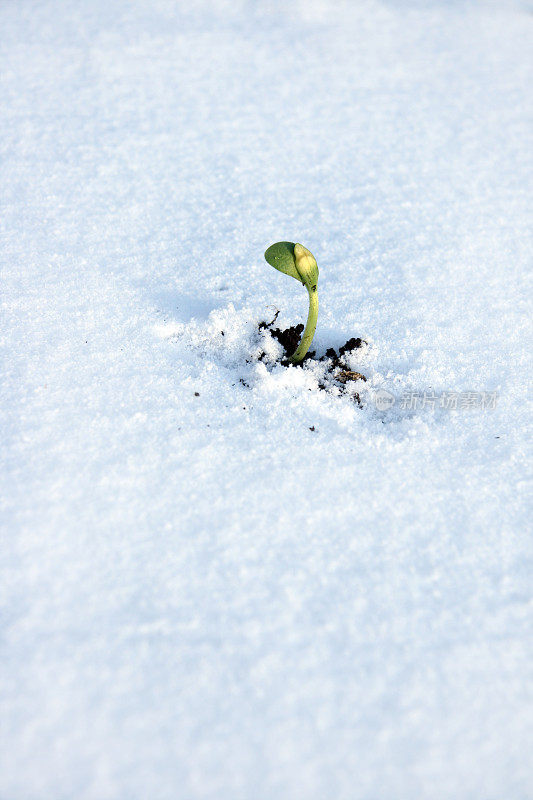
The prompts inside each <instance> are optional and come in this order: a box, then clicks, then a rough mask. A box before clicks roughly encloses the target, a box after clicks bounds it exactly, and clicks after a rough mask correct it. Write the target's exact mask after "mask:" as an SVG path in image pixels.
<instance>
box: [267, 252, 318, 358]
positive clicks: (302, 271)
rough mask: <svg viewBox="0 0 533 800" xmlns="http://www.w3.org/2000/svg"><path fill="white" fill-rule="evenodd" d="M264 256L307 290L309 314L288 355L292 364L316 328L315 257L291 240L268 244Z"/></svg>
mask: <svg viewBox="0 0 533 800" xmlns="http://www.w3.org/2000/svg"><path fill="white" fill-rule="evenodd" d="M265 258H266V260H267V261H268V263H269V264H270V265H271V266H272V267H275V268H276V269H278V270H279V271H280V272H284V273H285V274H286V275H290V276H291V277H292V278H296V280H297V281H300V282H301V283H303V284H304V286H305V287H306V289H307V291H308V292H309V314H308V316H307V325H306V326H305V330H304V333H303V336H302V341H301V342H300V344H299V345H298V347H297V349H296V351H295V352H294V353H293V354H292V356H291V357H290V359H289V360H290V361H292V362H293V364H297V363H298V362H299V361H302V359H303V358H304V356H305V354H306V353H307V351H308V350H309V346H310V345H311V342H312V341H313V336H314V335H315V330H316V321H317V317H318V292H317V288H316V287H317V283H318V267H317V264H316V261H315V257H314V255H313V254H312V253H310V252H309V250H308V249H307V247H304V246H303V245H302V244H294V243H293V242H276V244H272V245H270V247H269V248H268V250H267V251H266V252H265Z"/></svg>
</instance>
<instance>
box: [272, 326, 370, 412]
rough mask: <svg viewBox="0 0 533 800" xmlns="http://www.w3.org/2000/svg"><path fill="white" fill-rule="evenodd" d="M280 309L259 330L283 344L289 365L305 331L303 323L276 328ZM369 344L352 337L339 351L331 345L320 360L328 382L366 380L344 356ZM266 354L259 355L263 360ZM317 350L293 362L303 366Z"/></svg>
mask: <svg viewBox="0 0 533 800" xmlns="http://www.w3.org/2000/svg"><path fill="white" fill-rule="evenodd" d="M278 314H279V311H278V312H276V315H275V317H274V319H273V320H272V321H271V322H261V323H259V330H260V331H262V330H268V331H269V333H270V335H271V336H273V337H274V339H277V341H278V342H279V343H280V344H281V346H282V347H283V350H284V357H283V358H282V360H281V363H282V364H283V365H284V366H288V365H289V364H290V363H291V362H290V361H289V358H290V357H291V355H292V354H293V353H294V351H295V350H296V348H297V347H298V345H299V343H300V339H301V337H302V333H303V332H304V326H303V325H302V324H300V325H295V326H292V327H290V328H285V329H284V330H281V329H280V328H274V327H273V326H274V323H275V322H276V320H277V318H278ZM365 344H367V342H365V340H364V339H360V338H355V337H352V338H351V339H348V340H347V341H346V342H345V343H344V344H343V345H342V346H341V347H339V349H338V351H337V350H335V348H333V347H329V348H328V349H327V350H326V352H325V353H324V355H323V356H321V357H320V358H319V359H318V361H321V362H325V363H324V367H325V378H326V379H327V383H329V384H330V386H331V385H337V386H339V384H340V385H341V386H344V387H346V384H347V383H348V382H349V381H360V380H362V381H366V378H365V376H364V375H362V374H361V373H360V372H354V371H353V370H351V369H350V367H349V366H348V365H347V364H346V362H345V361H344V358H343V356H347V355H349V354H350V353H352V352H353V351H354V350H357V349H358V348H359V347H363V345H365ZM263 355H264V354H261V355H260V356H259V359H260V360H261V359H262V358H263ZM314 357H315V352H314V351H310V352H309V351H308V352H307V354H306V355H305V358H304V359H303V360H302V361H300V362H299V363H298V364H293V366H295V367H301V366H303V365H304V364H305V362H306V361H309V360H311V359H314ZM320 388H321V389H327V388H328V387H327V384H326V383H321V384H320ZM354 400H355V401H356V402H357V403H358V404H359V405H360V404H361V401H360V399H359V395H358V394H355V395H354Z"/></svg>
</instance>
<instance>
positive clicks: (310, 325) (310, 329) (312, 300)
mask: <svg viewBox="0 0 533 800" xmlns="http://www.w3.org/2000/svg"><path fill="white" fill-rule="evenodd" d="M307 291H308V292H309V314H308V315H307V325H306V326H305V330H304V334H303V336H302V341H301V342H300V344H299V345H298V347H297V348H296V350H295V352H294V353H293V354H292V356H291V357H290V359H289V361H292V363H293V364H297V363H298V362H299V361H301V360H302V359H303V357H304V356H305V354H306V353H307V351H308V350H309V347H310V345H311V342H312V341H313V336H314V335H315V330H316V321H317V319H318V292H317V290H316V286H308V287H307Z"/></svg>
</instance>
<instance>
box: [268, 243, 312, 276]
mask: <svg viewBox="0 0 533 800" xmlns="http://www.w3.org/2000/svg"><path fill="white" fill-rule="evenodd" d="M265 258H266V260H267V261H268V263H269V264H270V266H271V267H274V268H275V269H278V270H279V271H280V272H284V273H285V275H290V276H291V278H296V280H297V281H300V283H303V280H302V278H301V276H300V273H299V272H298V270H297V269H296V263H295V260H294V242H276V244H271V245H270V247H269V248H268V249H267V250H266V251H265Z"/></svg>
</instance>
